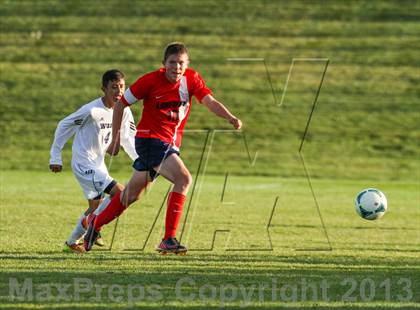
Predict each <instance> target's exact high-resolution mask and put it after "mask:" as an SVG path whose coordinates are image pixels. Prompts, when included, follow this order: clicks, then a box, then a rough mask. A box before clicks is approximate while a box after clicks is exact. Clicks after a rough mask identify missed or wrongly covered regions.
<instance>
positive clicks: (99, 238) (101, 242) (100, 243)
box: [95, 233, 105, 246]
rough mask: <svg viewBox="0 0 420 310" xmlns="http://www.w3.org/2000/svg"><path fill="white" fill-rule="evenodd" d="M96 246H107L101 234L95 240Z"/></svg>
mask: <svg viewBox="0 0 420 310" xmlns="http://www.w3.org/2000/svg"><path fill="white" fill-rule="evenodd" d="M95 244H96V245H97V246H104V245H105V242H104V239H103V238H102V236H101V233H99V234H98V237H97V238H96V240H95Z"/></svg>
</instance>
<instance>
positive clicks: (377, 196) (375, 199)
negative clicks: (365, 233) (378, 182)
mask: <svg viewBox="0 0 420 310" xmlns="http://www.w3.org/2000/svg"><path fill="white" fill-rule="evenodd" d="M354 205H355V207H356V212H357V213H358V214H359V215H360V216H361V217H363V218H364V219H365V220H377V219H379V218H381V217H382V216H383V215H384V214H385V211H386V208H387V201H386V197H385V195H384V194H383V193H382V192H381V191H380V190H377V189H376V188H367V189H364V190H362V191H361V192H360V193H358V194H357V196H356V201H355V202H354Z"/></svg>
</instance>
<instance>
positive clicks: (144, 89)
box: [121, 74, 150, 106]
mask: <svg viewBox="0 0 420 310" xmlns="http://www.w3.org/2000/svg"><path fill="white" fill-rule="evenodd" d="M149 84H150V79H149V75H148V74H146V75H143V76H142V77H140V78H139V79H138V80H137V81H135V82H134V84H132V85H131V86H130V87H129V88H128V89H127V90H126V91H125V92H124V95H123V96H122V98H121V102H122V103H123V104H124V105H125V106H129V105H132V104H133V103H136V102H137V101H139V100H142V99H144V98H145V97H146V96H147V93H148V91H149Z"/></svg>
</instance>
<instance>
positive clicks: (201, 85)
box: [193, 72, 212, 102]
mask: <svg viewBox="0 0 420 310" xmlns="http://www.w3.org/2000/svg"><path fill="white" fill-rule="evenodd" d="M193 79H194V88H193V95H194V96H195V98H197V100H198V101H199V102H201V100H203V98H204V97H205V96H207V95H209V94H212V91H211V89H210V88H208V87H207V86H206V83H205V82H204V80H203V79H202V78H201V76H200V75H199V74H198V73H197V72H195V74H194V78H193Z"/></svg>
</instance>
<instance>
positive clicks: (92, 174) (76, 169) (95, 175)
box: [72, 163, 114, 199]
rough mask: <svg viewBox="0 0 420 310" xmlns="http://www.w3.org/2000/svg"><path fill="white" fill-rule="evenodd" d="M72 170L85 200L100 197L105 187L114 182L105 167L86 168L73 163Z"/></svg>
mask: <svg viewBox="0 0 420 310" xmlns="http://www.w3.org/2000/svg"><path fill="white" fill-rule="evenodd" d="M72 170H73V173H74V176H75V177H76V179H77V181H79V184H80V186H81V187H82V190H83V193H84V195H85V197H86V199H93V198H95V197H97V196H99V195H101V194H102V193H103V192H104V190H105V189H106V188H107V186H108V185H109V184H111V182H112V181H114V179H113V178H111V176H110V175H109V173H108V170H107V169H106V167H100V168H98V167H87V166H83V165H82V164H78V163H75V164H72Z"/></svg>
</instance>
